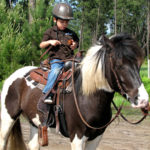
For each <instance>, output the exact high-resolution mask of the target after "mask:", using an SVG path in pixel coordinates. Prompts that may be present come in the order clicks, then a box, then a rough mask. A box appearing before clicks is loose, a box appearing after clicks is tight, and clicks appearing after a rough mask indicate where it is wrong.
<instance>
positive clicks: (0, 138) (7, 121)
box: [0, 108, 15, 150]
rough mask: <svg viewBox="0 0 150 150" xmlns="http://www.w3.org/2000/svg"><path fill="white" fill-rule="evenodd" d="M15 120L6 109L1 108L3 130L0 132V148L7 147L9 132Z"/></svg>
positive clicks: (3, 149)
mask: <svg viewBox="0 0 150 150" xmlns="http://www.w3.org/2000/svg"><path fill="white" fill-rule="evenodd" d="M14 123H15V121H14V120H13V119H12V118H11V117H10V115H9V114H8V113H7V111H6V110H5V109H3V108H2V110H1V130H0V131H1V132H0V150H5V149H6V144H7V141H8V137H9V134H10V132H11V129H12V127H13V125H14Z"/></svg>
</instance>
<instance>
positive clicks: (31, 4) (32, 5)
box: [29, 0, 36, 24]
mask: <svg viewBox="0 0 150 150" xmlns="http://www.w3.org/2000/svg"><path fill="white" fill-rule="evenodd" d="M35 6H36V0H29V24H32V22H33V12H34V10H35Z"/></svg>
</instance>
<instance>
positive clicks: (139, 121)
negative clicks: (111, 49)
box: [110, 55, 148, 124]
mask: <svg viewBox="0 0 150 150" xmlns="http://www.w3.org/2000/svg"><path fill="white" fill-rule="evenodd" d="M110 63H111V70H112V72H113V74H114V76H115V79H116V82H117V85H118V88H119V90H120V93H121V95H122V96H123V95H126V93H125V91H124V90H123V88H122V86H121V84H120V82H119V79H118V76H117V74H116V72H115V70H114V67H113V63H112V55H111V56H110ZM112 104H113V106H114V108H115V109H116V111H118V110H119V109H118V107H117V106H116V104H115V102H114V101H112ZM141 111H142V112H143V117H142V118H141V119H140V120H138V121H136V122H131V121H129V120H128V119H127V118H126V117H125V116H124V115H123V114H122V113H121V112H120V116H121V117H122V119H123V120H125V121H126V122H128V123H130V124H139V123H141V122H142V121H143V120H144V119H145V118H146V117H147V116H148V111H147V110H144V109H141Z"/></svg>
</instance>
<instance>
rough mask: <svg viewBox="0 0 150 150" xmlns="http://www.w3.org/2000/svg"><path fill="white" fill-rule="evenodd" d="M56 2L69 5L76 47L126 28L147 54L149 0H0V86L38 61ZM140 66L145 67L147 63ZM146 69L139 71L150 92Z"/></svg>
mask: <svg viewBox="0 0 150 150" xmlns="http://www.w3.org/2000/svg"><path fill="white" fill-rule="evenodd" d="M58 2H66V3H69V4H70V5H71V6H72V8H73V11H74V20H72V21H71V22H70V25H69V28H71V29H73V30H74V31H75V32H76V33H77V34H78V36H79V38H80V45H79V48H78V49H77V50H76V51H78V50H85V51H86V50H87V49H88V48H89V47H90V46H91V45H92V44H93V43H95V42H96V40H97V39H98V38H99V37H100V35H102V34H106V35H107V36H108V37H109V36H111V35H114V34H116V33H120V32H126V33H129V34H131V35H132V36H134V37H135V38H136V39H137V40H138V42H139V45H140V46H141V47H142V48H143V50H144V51H145V53H146V55H145V56H147V57H145V60H147V59H148V58H149V14H150V11H149V10H150V9H149V6H150V4H149V3H150V2H149V0H64V1H63V0H1V1H0V89H1V87H2V84H3V81H4V80H5V79H6V78H7V77H8V76H9V75H10V74H11V73H12V72H14V71H15V70H17V69H18V68H21V67H23V66H27V65H36V66H38V65H39V64H40V61H41V60H40V56H41V54H42V53H43V52H44V51H45V50H41V49H40V48H39V43H40V42H41V39H42V36H43V33H44V32H45V31H46V29H47V28H49V27H51V26H53V17H52V9H53V6H54V5H55V4H56V3H58ZM145 62H147V61H145ZM144 66H145V67H146V69H147V63H145V65H144ZM145 67H144V69H145ZM146 73H147V72H144V73H142V75H143V80H144V82H145V84H146V88H147V89H148V91H149V93H150V86H148V84H149V85H150V80H149V79H148V78H147V75H146Z"/></svg>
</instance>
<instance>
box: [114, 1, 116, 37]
mask: <svg viewBox="0 0 150 150" xmlns="http://www.w3.org/2000/svg"><path fill="white" fill-rule="evenodd" d="M116 9H117V0H114V18H115V31H114V33H115V35H116V34H117V10H116Z"/></svg>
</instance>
